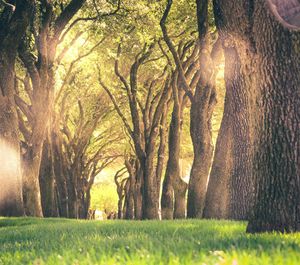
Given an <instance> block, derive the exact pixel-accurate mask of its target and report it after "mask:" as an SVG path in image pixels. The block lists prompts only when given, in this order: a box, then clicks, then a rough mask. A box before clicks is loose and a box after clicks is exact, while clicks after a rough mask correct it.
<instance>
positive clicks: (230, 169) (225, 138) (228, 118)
mask: <svg viewBox="0 0 300 265" xmlns="http://www.w3.org/2000/svg"><path fill="white" fill-rule="evenodd" d="M227 42H229V40H227ZM236 45H237V44H236ZM224 54H225V65H226V66H225V81H226V82H225V84H226V98H225V107H224V116H223V120H222V124H221V129H220V132H219V136H218V141H217V146H216V151H215V159H214V162H213V165H212V170H211V174H210V179H209V184H208V190H207V198H206V205H205V211H204V217H205V218H220V219H237V220H247V218H248V217H249V210H250V209H251V205H252V196H253V181H252V173H251V172H252V156H251V154H252V151H251V150H252V139H251V117H250V105H249V104H250V94H249V90H250V89H251V83H250V81H249V82H248V83H247V75H249V73H246V72H245V70H244V72H242V71H241V67H242V66H243V68H242V69H246V67H245V64H244V65H242V62H241V61H242V59H241V58H240V57H239V54H238V52H237V50H236V48H235V47H234V46H233V47H229V46H228V44H227V47H224ZM247 61H249V59H248V60H247ZM220 194H222V196H220Z"/></svg>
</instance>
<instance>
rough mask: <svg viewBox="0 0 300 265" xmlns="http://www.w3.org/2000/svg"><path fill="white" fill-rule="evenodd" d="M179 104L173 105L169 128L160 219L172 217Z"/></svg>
mask: <svg viewBox="0 0 300 265" xmlns="http://www.w3.org/2000/svg"><path fill="white" fill-rule="evenodd" d="M180 131H181V129H180V106H175V105H174V107H173V113H172V120H171V123H170V129H169V158H168V162H167V169H166V174H165V178H164V181H163V189H162V196H161V214H162V219H173V217H174V181H175V180H177V179H178V178H180V166H179V153H180Z"/></svg>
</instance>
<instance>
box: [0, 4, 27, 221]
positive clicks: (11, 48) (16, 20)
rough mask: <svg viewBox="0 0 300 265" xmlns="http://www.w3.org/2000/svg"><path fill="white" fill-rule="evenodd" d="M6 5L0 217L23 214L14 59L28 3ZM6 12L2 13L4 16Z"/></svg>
mask: <svg viewBox="0 0 300 265" xmlns="http://www.w3.org/2000/svg"><path fill="white" fill-rule="evenodd" d="M14 4H15V7H16V9H15V10H14V9H12V8H11V6H6V7H5V8H4V9H2V11H1V14H0V15H1V19H0V24H1V28H0V73H1V75H0V157H1V166H0V182H1V193H0V215H5V216H21V215H23V214H24V210H23V199H22V176H21V165H20V147H19V130H18V117H17V111H16V104H15V101H14V93H15V91H14V88H15V60H16V54H17V48H18V45H19V43H20V41H21V39H22V38H23V36H24V34H25V31H26V29H27V26H28V24H29V18H30V16H31V12H32V7H33V3H32V1H21V0H17V1H15V2H14ZM4 13H6V14H4Z"/></svg>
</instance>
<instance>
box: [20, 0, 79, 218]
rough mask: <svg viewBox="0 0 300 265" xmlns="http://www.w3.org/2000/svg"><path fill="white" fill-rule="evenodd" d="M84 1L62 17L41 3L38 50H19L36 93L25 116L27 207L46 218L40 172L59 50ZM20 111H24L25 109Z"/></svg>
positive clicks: (76, 1)
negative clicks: (27, 132)
mask: <svg viewBox="0 0 300 265" xmlns="http://www.w3.org/2000/svg"><path fill="white" fill-rule="evenodd" d="M84 2H85V1H84V0H72V1H70V2H69V3H68V5H67V6H66V7H65V8H64V9H63V10H62V11H61V13H60V14H59V15H58V16H55V14H54V11H53V10H54V7H53V4H52V3H50V2H43V3H41V6H40V8H41V10H39V11H40V16H41V19H40V21H38V22H40V25H39V32H38V34H37V36H35V37H36V45H35V47H36V51H32V50H31V48H30V44H29V43H26V39H24V40H23V43H22V45H20V47H19V55H20V58H21V60H22V62H23V64H24V66H25V68H26V70H27V72H28V74H29V76H30V79H31V84H32V94H33V95H32V97H31V107H30V115H28V113H27V112H26V113H24V114H25V115H26V116H27V119H28V121H29V123H30V127H31V136H30V139H28V142H27V148H26V149H27V150H26V153H25V154H24V156H23V166H24V169H23V180H24V181H23V193H24V194H23V196H24V205H25V210H26V213H27V214H28V215H31V216H42V207H41V198H40V197H41V196H40V186H39V170H40V165H41V157H42V149H43V143H44V140H45V136H46V129H47V126H48V123H49V121H50V112H51V109H52V108H53V106H52V105H53V97H54V84H55V78H54V71H55V69H54V67H55V66H54V61H55V57H56V50H57V46H58V44H59V40H60V37H61V34H62V31H63V30H64V28H65V26H66V25H67V24H68V23H69V21H70V20H71V19H72V17H73V16H74V15H75V14H76V13H77V12H78V10H79V9H80V8H81V7H82V5H83V3H84ZM34 52H36V53H37V55H38V56H37V57H38V58H37V60H36V57H35V56H33V54H32V53H34ZM19 107H20V106H19ZM20 109H21V110H22V107H20Z"/></svg>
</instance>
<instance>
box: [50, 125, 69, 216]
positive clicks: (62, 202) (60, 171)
mask: <svg viewBox="0 0 300 265" xmlns="http://www.w3.org/2000/svg"><path fill="white" fill-rule="evenodd" d="M51 136H52V137H51V140H52V141H51V144H52V161H53V171H54V175H55V183H56V190H57V204H58V210H59V216H60V217H66V218H67V217H69V207H68V190H67V179H66V175H65V171H66V168H65V167H66V164H65V163H64V157H63V155H62V142H61V138H60V132H59V131H58V130H57V128H56V127H55V126H54V128H53V131H52V133H51Z"/></svg>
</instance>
